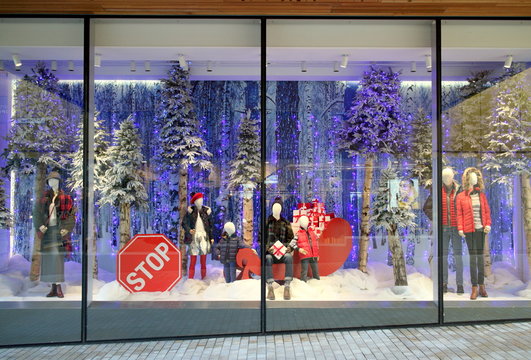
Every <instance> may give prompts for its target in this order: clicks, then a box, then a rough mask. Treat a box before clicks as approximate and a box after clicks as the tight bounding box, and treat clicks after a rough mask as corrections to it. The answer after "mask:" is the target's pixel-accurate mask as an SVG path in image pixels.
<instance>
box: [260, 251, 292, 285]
mask: <svg viewBox="0 0 531 360" xmlns="http://www.w3.org/2000/svg"><path fill="white" fill-rule="evenodd" d="M273 263H275V264H279V263H284V264H286V274H285V275H284V280H285V281H286V283H288V284H289V282H290V281H291V280H293V256H291V254H289V253H286V254H284V256H282V257H281V258H280V259H277V258H275V257H274V256H273V255H271V254H267V255H266V282H267V283H268V284H272V283H273V281H275V279H273Z"/></svg>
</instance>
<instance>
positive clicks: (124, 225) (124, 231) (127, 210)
mask: <svg viewBox="0 0 531 360" xmlns="http://www.w3.org/2000/svg"><path fill="white" fill-rule="evenodd" d="M129 240H131V204H120V249H122V248H123V247H124V246H125V244H127V242H128V241H129Z"/></svg>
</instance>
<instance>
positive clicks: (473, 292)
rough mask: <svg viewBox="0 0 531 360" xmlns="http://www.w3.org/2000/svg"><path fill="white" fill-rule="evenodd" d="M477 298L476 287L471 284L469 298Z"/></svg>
mask: <svg viewBox="0 0 531 360" xmlns="http://www.w3.org/2000/svg"><path fill="white" fill-rule="evenodd" d="M477 298H478V287H477V286H472V293H471V294H470V300H476V299H477Z"/></svg>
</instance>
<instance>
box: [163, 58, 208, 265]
mask: <svg viewBox="0 0 531 360" xmlns="http://www.w3.org/2000/svg"><path fill="white" fill-rule="evenodd" d="M189 76H190V74H189V72H188V71H185V70H183V69H182V68H181V67H180V66H179V65H178V64H176V65H173V66H172V67H171V68H170V70H169V71H168V78H166V79H163V80H161V82H162V90H161V102H160V104H159V112H158V116H157V122H158V128H159V136H160V140H159V144H160V146H159V153H158V158H159V159H160V160H159V161H160V167H161V170H163V171H169V172H170V173H171V174H172V177H175V176H176V175H177V174H178V178H179V190H178V193H179V196H178V207H179V211H178V218H177V219H176V224H175V225H176V226H175V228H176V229H179V230H178V231H179V244H180V247H181V251H183V253H185V252H186V246H185V244H184V241H183V239H184V233H183V232H182V231H180V229H181V227H180V225H179V224H180V221H181V219H182V218H183V217H184V215H185V213H186V209H187V205H188V199H187V195H188V173H189V171H190V170H191V169H194V168H195V169H200V170H210V169H211V168H212V163H211V162H210V158H211V157H212V154H211V153H210V152H209V151H208V150H207V147H206V143H205V140H204V139H203V138H201V136H200V131H199V121H198V120H197V116H196V113H195V110H194V104H193V103H192V96H191V94H192V87H191V84H190V80H189ZM171 181H173V180H171ZM187 259H188V258H187V257H186V256H183V257H182V262H183V272H184V274H186V269H187V266H186V264H187Z"/></svg>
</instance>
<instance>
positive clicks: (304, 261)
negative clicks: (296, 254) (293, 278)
mask: <svg viewBox="0 0 531 360" xmlns="http://www.w3.org/2000/svg"><path fill="white" fill-rule="evenodd" d="M309 262H310V258H306V259H302V260H301V280H302V281H304V282H306V281H307V280H308V277H307V274H308V263H309Z"/></svg>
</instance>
